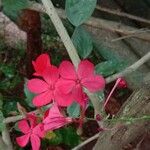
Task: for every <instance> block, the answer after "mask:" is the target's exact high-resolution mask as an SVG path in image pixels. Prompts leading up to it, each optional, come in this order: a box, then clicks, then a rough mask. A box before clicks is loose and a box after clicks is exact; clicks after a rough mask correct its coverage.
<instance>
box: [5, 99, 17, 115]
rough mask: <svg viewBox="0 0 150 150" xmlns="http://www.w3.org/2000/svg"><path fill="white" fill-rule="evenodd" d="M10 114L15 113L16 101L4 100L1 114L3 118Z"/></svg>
mask: <svg viewBox="0 0 150 150" xmlns="http://www.w3.org/2000/svg"><path fill="white" fill-rule="evenodd" d="M11 113H15V114H16V113H17V101H15V100H13V99H12V100H10V101H7V100H5V101H4V104H3V114H4V116H5V117H7V116H9V115H10V114H11Z"/></svg>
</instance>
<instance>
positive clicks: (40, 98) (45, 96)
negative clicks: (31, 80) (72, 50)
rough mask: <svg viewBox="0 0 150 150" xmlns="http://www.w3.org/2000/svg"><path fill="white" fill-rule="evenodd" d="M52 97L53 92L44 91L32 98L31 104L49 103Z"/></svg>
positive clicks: (37, 105)
mask: <svg viewBox="0 0 150 150" xmlns="http://www.w3.org/2000/svg"><path fill="white" fill-rule="evenodd" d="M52 99H53V93H52V92H51V91H47V92H44V93H42V94H39V95H37V96H35V97H34V98H33V105H35V106H36V107H40V106H44V105H46V104H48V103H50V102H51V101H52Z"/></svg>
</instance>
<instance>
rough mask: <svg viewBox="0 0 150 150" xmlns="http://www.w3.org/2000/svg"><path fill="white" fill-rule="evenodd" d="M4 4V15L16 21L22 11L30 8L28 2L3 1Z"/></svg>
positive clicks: (26, 0)
mask: <svg viewBox="0 0 150 150" xmlns="http://www.w3.org/2000/svg"><path fill="white" fill-rule="evenodd" d="M2 4H3V11H4V13H5V14H6V15H8V16H9V17H10V18H11V19H13V20H16V19H17V17H18V14H19V13H20V12H21V10H22V9H25V8H27V7H28V0H2Z"/></svg>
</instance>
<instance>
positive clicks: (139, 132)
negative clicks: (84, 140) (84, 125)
mask: <svg viewBox="0 0 150 150" xmlns="http://www.w3.org/2000/svg"><path fill="white" fill-rule="evenodd" d="M149 89H150V88H149V86H148V85H144V86H143V87H142V88H141V89H138V90H136V91H135V92H134V93H133V94H132V95H131V96H130V98H129V99H128V100H127V101H126V102H125V103H124V105H123V106H122V108H121V110H120V111H119V113H118V115H117V116H116V118H127V117H130V118H131V117H132V118H140V117H143V116H148V115H149V114H150V90H149ZM106 126H107V127H108V128H113V129H112V130H111V131H104V132H102V133H100V136H99V139H98V141H97V143H96V145H95V147H94V150H133V149H134V148H136V149H135V150H142V149H140V148H138V147H140V146H139V144H140V143H142V142H141V139H142V138H143V137H144V136H145V134H147V133H148V132H149V131H150V120H148V119H147V120H146V118H145V119H139V120H136V121H134V122H133V123H131V124H127V123H122V122H121V121H119V119H118V121H116V123H115V125H112V123H109V124H107V125H106ZM148 145H149V144H148ZM144 150H150V145H149V146H148V147H147V148H146V149H144Z"/></svg>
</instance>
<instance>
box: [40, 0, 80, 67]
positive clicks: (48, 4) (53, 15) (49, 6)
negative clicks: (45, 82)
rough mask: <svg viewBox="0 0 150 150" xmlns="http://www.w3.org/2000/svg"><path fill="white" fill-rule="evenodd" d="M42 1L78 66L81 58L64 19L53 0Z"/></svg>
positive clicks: (72, 59)
mask: <svg viewBox="0 0 150 150" xmlns="http://www.w3.org/2000/svg"><path fill="white" fill-rule="evenodd" d="M42 3H43V5H44V7H45V9H46V11H47V14H48V15H49V17H50V18H51V20H52V22H53V24H54V26H55V28H56V30H57V32H58V34H59V36H60V37H61V40H62V42H63V43H64V45H65V47H66V50H67V52H68V54H69V57H70V59H71V61H72V62H73V64H74V66H75V67H76V68H77V67H78V64H79V62H80V58H79V56H78V54H77V51H76V48H75V47H74V45H73V43H72V41H71V39H70V37H69V35H68V33H67V31H66V29H65V27H64V25H63V24H62V21H61V20H60V18H59V16H58V14H57V12H56V10H55V8H54V5H53V3H52V2H51V0H42Z"/></svg>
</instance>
